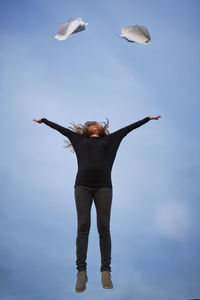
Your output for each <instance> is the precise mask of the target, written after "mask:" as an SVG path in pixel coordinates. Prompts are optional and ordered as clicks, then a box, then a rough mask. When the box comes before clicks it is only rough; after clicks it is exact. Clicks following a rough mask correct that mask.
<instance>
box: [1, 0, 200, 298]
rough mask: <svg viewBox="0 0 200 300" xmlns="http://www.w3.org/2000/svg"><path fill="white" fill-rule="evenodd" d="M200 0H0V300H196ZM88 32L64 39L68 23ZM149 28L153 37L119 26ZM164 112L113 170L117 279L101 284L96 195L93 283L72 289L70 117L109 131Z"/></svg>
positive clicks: (138, 133)
mask: <svg viewBox="0 0 200 300" xmlns="http://www.w3.org/2000/svg"><path fill="white" fill-rule="evenodd" d="M199 8H200V4H199V1H194V0H192V1H183V0H182V1H171V0H169V1H141V0H140V1H129V0H127V1H126V0H123V1H114V0H108V1H106V0H103V1H88V0H86V1H80V0H79V1H76V2H75V1H63V0H58V1H51V0H49V1H47V0H40V1H39V0H35V1H33V0H32V1H31V0H27V1H25V0H24V1H22V0H19V1H6V0H4V1H3V0H2V1H1V11H0V14H1V17H0V23H1V27H0V34H1V47H0V65H1V68H0V78H1V80H0V96H1V102H0V103H1V136H2V143H1V149H0V150H1V158H2V160H1V172H0V179H1V180H0V183H1V197H0V198H1V210H0V222H1V232H0V237H1V246H0V262H1V263H0V277H1V280H0V299H1V300H64V299H78V297H82V299H87V300H88V299H94V296H95V299H96V300H99V299H102V297H103V298H104V299H109V300H110V299H111V300H146V299H148V300H177V299H178V300H181V299H188V298H200V286H199V281H200V263H199V252H200V238H199V236H200V229H199V228H200V221H199V213H200V204H199V200H200V198H199V191H198V185H199V184H198V183H199V180H200V174H199V170H200V168H199V150H200V142H199V126H198V118H199V108H200V107H199V69H200V64H199V53H200V40H199V37H198V34H199V30H198V27H199ZM71 17H82V18H83V20H84V21H85V22H88V26H87V28H86V30H85V31H83V32H80V33H77V34H75V35H73V36H71V37H70V38H69V39H67V40H66V41H63V42H59V41H57V40H56V39H55V38H54V35H55V34H56V32H57V29H58V27H59V25H60V23H63V22H66V21H67V20H68V18H71ZM134 24H139V25H145V26H147V27H148V29H149V31H150V34H151V37H152V44H151V45H139V44H132V43H128V42H127V41H126V40H124V39H120V38H118V37H117V36H116V34H119V33H120V28H121V27H122V26H127V25H134ZM149 115H152V116H157V115H161V116H162V118H161V119H160V120H151V121H149V122H148V123H147V124H145V125H143V126H142V127H140V128H138V129H136V130H134V131H132V132H130V133H129V134H128V135H127V136H126V137H125V138H124V140H123V141H122V143H121V145H120V148H119V150H118V153H117V156H116V159H115V162H114V165H113V169H112V182H113V203H112V211H111V237H112V264H111V267H112V280H113V285H114V289H113V290H104V289H102V287H101V283H100V272H99V268H100V250H99V240H98V233H97V228H96V211H95V207H94V204H93V206H92V211H91V218H92V225H91V229H90V237H89V245H88V259H87V264H88V283H87V290H86V291H85V292H84V293H83V294H81V295H77V294H76V293H75V291H74V287H75V281H76V266H75V259H76V258H75V239H76V225H77V224H76V222H77V221H76V208H75V201H74V188H73V185H74V181H75V176H76V172H77V162H76V157H75V154H74V153H72V152H70V150H69V149H65V148H63V146H64V139H65V137H64V136H62V135H61V134H60V133H58V132H56V131H55V130H53V129H51V128H49V127H47V126H46V125H45V124H37V123H35V122H33V121H32V120H33V118H36V119H40V118H47V119H48V120H51V121H54V122H56V123H58V124H60V125H62V126H66V127H67V126H69V125H70V124H69V123H70V122H72V121H74V122H75V123H84V122H85V121H87V120H97V121H100V122H101V121H106V119H105V117H107V118H108V119H109V121H110V126H109V130H110V132H112V131H115V130H117V129H119V128H121V127H124V126H126V125H129V124H131V123H133V122H135V121H138V120H140V119H143V118H144V117H146V116H149Z"/></svg>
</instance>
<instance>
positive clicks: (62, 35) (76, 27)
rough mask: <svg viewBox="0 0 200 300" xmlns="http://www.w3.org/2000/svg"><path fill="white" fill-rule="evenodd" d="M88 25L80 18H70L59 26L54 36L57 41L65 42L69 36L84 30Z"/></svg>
mask: <svg viewBox="0 0 200 300" xmlns="http://www.w3.org/2000/svg"><path fill="white" fill-rule="evenodd" d="M87 25H88V23H84V22H83V20H82V18H72V19H69V20H68V21H67V23H63V24H61V25H60V27H59V29H58V32H57V34H56V35H55V36H54V37H55V38H56V39H57V40H59V41H63V40H66V39H67V38H68V37H69V36H70V35H71V34H74V33H77V32H79V31H83V30H85V26H87Z"/></svg>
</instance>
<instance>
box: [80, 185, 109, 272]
mask: <svg viewBox="0 0 200 300" xmlns="http://www.w3.org/2000/svg"><path fill="white" fill-rule="evenodd" d="M112 194H113V191H112V187H106V186H104V187H89V186H84V185H77V186H75V188H74V195H75V201H76V210H77V222H78V227H77V238H76V258H77V259H76V265H77V270H78V271H86V266H87V263H86V258H87V249H88V236H89V231H90V221H91V218H90V212H91V206H92V202H93V199H94V203H95V207H96V212H97V229H98V233H99V244H100V252H101V268H100V271H101V272H102V271H111V267H110V263H111V236H110V212H111V204H112Z"/></svg>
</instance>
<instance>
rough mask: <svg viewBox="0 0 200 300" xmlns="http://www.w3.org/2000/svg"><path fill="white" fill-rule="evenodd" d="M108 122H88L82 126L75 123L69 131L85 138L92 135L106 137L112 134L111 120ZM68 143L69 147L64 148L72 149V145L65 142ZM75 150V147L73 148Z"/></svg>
mask: <svg viewBox="0 0 200 300" xmlns="http://www.w3.org/2000/svg"><path fill="white" fill-rule="evenodd" d="M106 119H107V122H97V121H86V122H85V123H84V125H82V124H78V125H77V124H75V123H74V122H72V123H70V124H72V125H73V127H72V126H68V128H69V129H72V130H73V131H74V132H77V133H80V134H82V135H84V136H87V137H90V136H91V135H98V136H99V137H103V136H106V135H108V134H110V132H109V130H108V127H109V120H108V118H106ZM64 142H65V143H67V144H68V145H67V146H64V148H68V147H70V146H71V147H72V144H71V143H69V142H67V141H64ZM72 148H73V147H72Z"/></svg>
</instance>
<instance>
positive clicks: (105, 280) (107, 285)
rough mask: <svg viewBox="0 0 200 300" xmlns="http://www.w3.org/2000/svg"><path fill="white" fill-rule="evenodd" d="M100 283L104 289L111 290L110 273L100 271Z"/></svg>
mask: <svg viewBox="0 0 200 300" xmlns="http://www.w3.org/2000/svg"><path fill="white" fill-rule="evenodd" d="M101 283H102V286H103V288H104V289H112V288H113V283H112V280H111V274H110V271H102V277H101Z"/></svg>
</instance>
